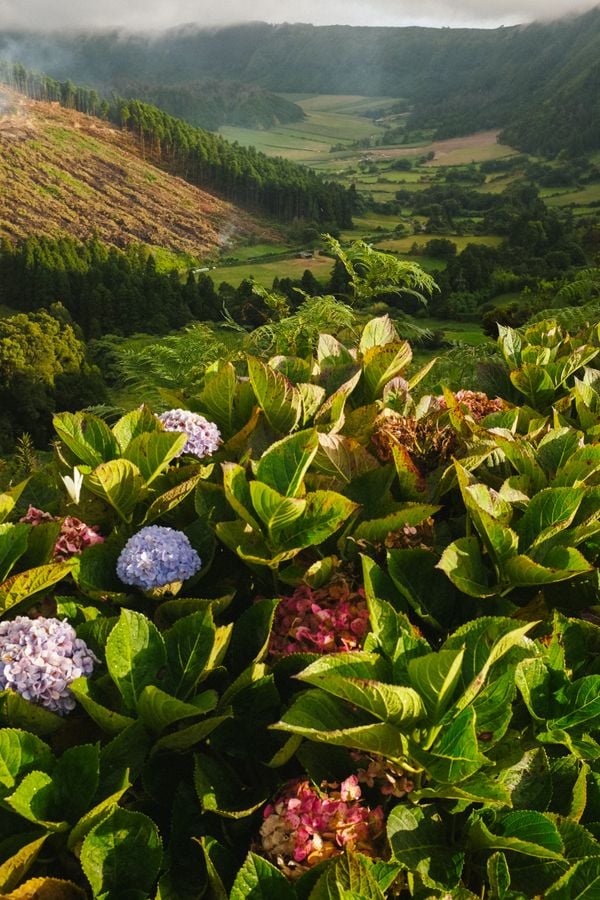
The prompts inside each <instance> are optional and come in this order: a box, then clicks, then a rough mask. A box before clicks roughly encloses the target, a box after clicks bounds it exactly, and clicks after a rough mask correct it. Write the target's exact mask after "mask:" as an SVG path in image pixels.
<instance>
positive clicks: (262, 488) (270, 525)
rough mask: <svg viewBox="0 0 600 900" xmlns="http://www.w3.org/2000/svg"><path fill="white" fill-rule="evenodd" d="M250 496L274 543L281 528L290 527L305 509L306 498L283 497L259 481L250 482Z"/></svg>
mask: <svg viewBox="0 0 600 900" xmlns="http://www.w3.org/2000/svg"><path fill="white" fill-rule="evenodd" d="M250 496H251V498H252V505H253V506H254V510H255V511H256V514H257V515H258V517H259V519H260V520H261V522H262V524H263V525H264V527H265V528H266V529H267V533H268V535H269V539H270V540H272V541H273V542H274V543H275V544H277V541H278V536H279V533H280V532H281V530H282V529H284V528H289V527H291V526H292V525H293V523H294V522H295V521H296V519H298V518H300V516H301V515H302V514H303V513H304V511H305V509H306V500H301V499H299V498H296V497H285V496H283V495H282V494H280V493H278V491H275V490H273V488H270V487H269V486H268V485H266V484H262V483H261V482H260V481H251V482H250Z"/></svg>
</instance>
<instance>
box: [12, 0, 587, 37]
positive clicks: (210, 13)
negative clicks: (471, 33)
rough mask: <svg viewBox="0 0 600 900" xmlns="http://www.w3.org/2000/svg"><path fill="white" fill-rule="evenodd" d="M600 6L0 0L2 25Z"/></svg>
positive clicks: (458, 22)
mask: <svg viewBox="0 0 600 900" xmlns="http://www.w3.org/2000/svg"><path fill="white" fill-rule="evenodd" d="M597 5H598V0H418V2H415V0H301V2H294V0H251V2H248V0H221V2H219V3H215V2H214V0H102V2H100V3H99V2H98V0H0V30H2V29H12V28H16V29H23V28H25V29H34V30H36V29H47V28H49V29H63V28H83V29H88V28H109V27H110V28H112V27H124V28H127V29H132V30H148V29H157V28H158V29H162V28H168V27H171V26H177V25H182V24H186V23H192V22H193V23H197V24H200V25H211V26H214V25H225V24H231V23H235V22H246V21H250V20H252V21H265V22H274V23H277V22H312V23H313V24H315V25H333V24H340V25H388V26H389V25H425V26H436V27H440V26H445V25H447V26H450V27H454V28H458V27H482V28H496V27H498V26H500V25H516V24H518V23H522V22H531V21H533V20H536V19H538V20H540V19H542V20H547V19H549V18H558V17H560V16H562V15H565V14H568V13H579V12H584V11H585V10H588V9H592V8H593V7H594V6H597Z"/></svg>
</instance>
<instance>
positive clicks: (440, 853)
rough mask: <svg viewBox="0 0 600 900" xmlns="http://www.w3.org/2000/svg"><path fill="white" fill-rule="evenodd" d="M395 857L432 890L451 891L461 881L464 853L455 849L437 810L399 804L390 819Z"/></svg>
mask: <svg viewBox="0 0 600 900" xmlns="http://www.w3.org/2000/svg"><path fill="white" fill-rule="evenodd" d="M387 834H388V840H389V842H390V847H391V850H392V856H393V858H394V859H395V860H396V861H397V862H398V863H399V864H400V865H401V866H402V867H403V868H404V869H407V870H408V871H409V872H411V873H413V874H417V875H419V876H420V877H421V878H422V879H423V882H424V883H425V884H426V885H427V887H430V888H441V889H446V890H447V889H452V888H454V887H456V886H457V885H458V882H459V880H460V876H461V872H462V867H463V862H464V853H462V852H461V851H460V850H459V849H458V848H456V849H455V848H454V847H452V841H451V839H450V835H449V834H448V831H447V828H446V825H445V824H444V823H443V822H442V820H441V818H440V817H439V815H438V814H437V813H436V812H435V811H434V808H433V807H431V806H427V807H425V808H422V807H420V806H415V807H413V806H409V805H407V804H399V805H398V806H395V807H394V809H393V810H392V811H391V813H390V814H389V816H388V821H387Z"/></svg>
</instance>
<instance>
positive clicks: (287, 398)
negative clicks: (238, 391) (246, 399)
mask: <svg viewBox="0 0 600 900" xmlns="http://www.w3.org/2000/svg"><path fill="white" fill-rule="evenodd" d="M248 375H249V376H250V383H251V385H252V389H253V391H254V393H255V394H256V399H257V400H258V403H259V405H260V407H261V409H262V410H263V411H264V414H265V417H266V419H267V422H268V423H269V425H270V426H271V428H273V429H274V430H275V431H278V432H279V433H280V434H288V433H289V432H291V431H293V430H294V429H295V427H296V425H297V424H298V422H299V421H300V417H301V416H302V396H301V394H300V391H299V390H298V389H297V388H295V387H294V385H293V384H292V383H291V382H290V381H289V380H288V379H287V378H286V377H285V375H281V374H280V373H279V372H275V371H274V370H273V369H272V368H271V367H270V366H267V365H265V363H263V362H262V361H261V360H260V359H257V358H256V357H253V356H249V357H248Z"/></svg>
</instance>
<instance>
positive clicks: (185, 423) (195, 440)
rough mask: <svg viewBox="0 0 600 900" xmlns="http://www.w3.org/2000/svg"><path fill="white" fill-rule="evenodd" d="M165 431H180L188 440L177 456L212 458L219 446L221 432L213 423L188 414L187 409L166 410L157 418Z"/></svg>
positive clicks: (195, 414)
mask: <svg viewBox="0 0 600 900" xmlns="http://www.w3.org/2000/svg"><path fill="white" fill-rule="evenodd" d="M157 419H158V420H159V422H162V426H163V428H164V429H165V431H182V432H184V433H185V434H187V436H188V439H187V443H186V444H185V446H184V448H183V450H180V452H179V453H178V454H177V455H178V456H181V455H182V454H183V453H190V454H192V455H193V456H198V457H199V458H200V459H204V457H206V456H212V454H213V453H216V451H217V450H218V449H219V445H220V444H221V432H220V431H219V429H218V428H217V426H216V425H215V423H214V422H209V421H208V419H205V418H204V416H201V415H199V414H198V413H193V412H190V411H189V409H168V410H167V411H166V412H164V413H161V414H160V415H159V416H157Z"/></svg>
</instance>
